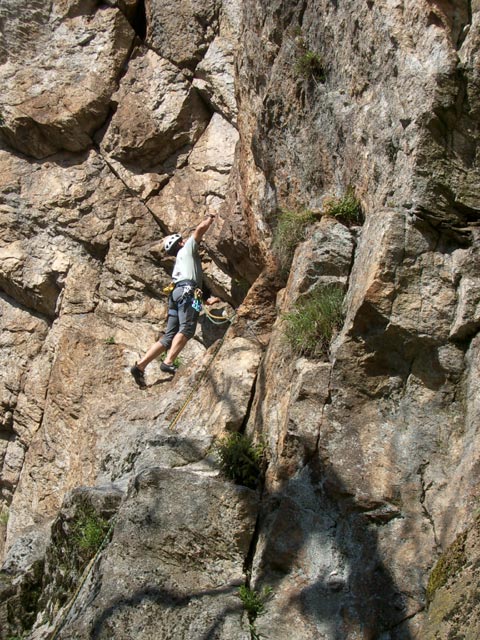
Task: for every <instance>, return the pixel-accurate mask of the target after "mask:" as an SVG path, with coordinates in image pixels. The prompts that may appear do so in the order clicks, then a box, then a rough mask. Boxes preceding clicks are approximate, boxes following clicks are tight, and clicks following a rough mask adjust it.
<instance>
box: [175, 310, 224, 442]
mask: <svg viewBox="0 0 480 640" xmlns="http://www.w3.org/2000/svg"><path fill="white" fill-rule="evenodd" d="M207 315H208V314H207ZM234 320H235V314H233V315H232V316H229V317H228V318H225V321H226V322H230V324H232V323H233V321H234ZM222 324H223V321H222ZM226 335H227V333H226V332H225V333H224V334H223V337H222V338H221V340H219V342H218V344H217V346H216V347H215V351H214V352H213V354H212V357H211V358H210V360H209V361H208V363H207V366H206V367H205V369H204V370H203V371H202V373H201V375H200V377H199V378H198V380H197V382H196V383H195V385H194V386H193V388H192V390H191V391H190V393H189V394H188V396H187V398H186V400H185V402H184V403H183V404H182V406H181V407H180V409H179V410H178V411H177V413H176V415H175V416H174V418H173V419H172V420H171V422H170V424H169V425H168V428H169V429H173V428H174V427H175V425H176V424H177V422H178V421H179V420H180V418H181V416H182V414H183V412H184V411H185V409H186V408H187V406H188V405H189V403H190V401H191V400H192V398H193V396H194V395H195V394H196V393H197V391H198V389H199V388H200V385H201V384H202V381H203V379H204V378H205V376H206V375H207V372H208V370H209V369H210V367H211V366H212V363H213V361H214V360H215V358H216V357H217V355H218V353H219V351H220V349H221V348H222V345H223V343H224V341H225V336H226Z"/></svg>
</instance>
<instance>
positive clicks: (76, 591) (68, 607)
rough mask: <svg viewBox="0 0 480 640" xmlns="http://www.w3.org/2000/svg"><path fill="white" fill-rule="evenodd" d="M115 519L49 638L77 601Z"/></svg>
mask: <svg viewBox="0 0 480 640" xmlns="http://www.w3.org/2000/svg"><path fill="white" fill-rule="evenodd" d="M115 520H116V516H113V517H112V520H111V522H110V526H109V527H108V531H107V533H106V534H105V536H104V538H103V540H102V542H101V543H100V546H99V547H98V549H97V552H96V553H95V555H94V556H93V558H92V559H91V560H90V562H89V563H88V565H87V566H86V567H85V569H84V570H83V573H82V577H81V579H80V582H79V584H78V587H77V588H76V590H75V592H74V594H73V596H72V597H71V599H70V602H69V603H68V605H67V608H66V610H65V611H64V613H63V614H62V617H61V618H60V620H59V621H58V622H57V624H56V625H55V628H54V629H53V631H52V635H51V636H50V638H49V640H56V638H57V637H58V634H59V633H60V631H61V630H62V628H63V626H64V625H65V623H66V621H67V618H68V615H69V613H70V611H71V610H72V608H73V605H74V604H75V602H76V601H77V599H78V596H79V595H80V591H81V590H82V587H83V585H84V584H85V582H86V581H87V578H88V577H89V575H90V573H91V572H92V569H93V565H94V564H95V562H96V560H97V558H98V556H99V555H100V553H101V552H102V551H103V549H104V548H105V546H106V544H107V540H108V539H109V538H110V536H111V534H112V532H113V528H114V526H115Z"/></svg>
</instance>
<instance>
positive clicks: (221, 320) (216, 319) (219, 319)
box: [203, 307, 235, 324]
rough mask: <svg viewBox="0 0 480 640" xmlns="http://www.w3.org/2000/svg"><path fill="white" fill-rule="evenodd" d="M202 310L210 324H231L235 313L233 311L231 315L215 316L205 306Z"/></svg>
mask: <svg viewBox="0 0 480 640" xmlns="http://www.w3.org/2000/svg"><path fill="white" fill-rule="evenodd" d="M203 311H204V313H205V315H206V316H207V318H208V319H209V320H210V322H211V323H212V324H226V323H227V322H230V324H231V323H232V322H233V319H234V318H235V313H233V315H231V316H225V315H221V316H216V315H215V314H214V313H212V312H211V311H209V310H208V309H207V307H204V308H203Z"/></svg>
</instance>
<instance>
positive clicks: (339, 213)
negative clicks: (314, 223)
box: [323, 187, 363, 226]
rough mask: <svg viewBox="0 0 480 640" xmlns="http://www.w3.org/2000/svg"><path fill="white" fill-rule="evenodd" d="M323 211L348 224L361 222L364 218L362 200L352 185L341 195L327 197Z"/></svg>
mask: <svg viewBox="0 0 480 640" xmlns="http://www.w3.org/2000/svg"><path fill="white" fill-rule="evenodd" d="M323 213H324V215H326V216H332V217H334V218H337V220H339V221H340V222H343V223H344V224H346V225H347V226H350V225H356V224H361V222H362V220H363V213H362V207H361V205H360V201H359V199H358V198H357V197H356V195H355V192H354V191H353V189H352V188H351V187H349V188H348V189H347V191H346V193H345V194H344V195H343V196H341V197H333V196H332V197H330V198H327V199H326V200H325V202H324V204H323Z"/></svg>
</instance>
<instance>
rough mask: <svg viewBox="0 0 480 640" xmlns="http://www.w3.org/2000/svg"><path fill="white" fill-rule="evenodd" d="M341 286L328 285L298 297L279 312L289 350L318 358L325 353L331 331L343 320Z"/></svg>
mask: <svg viewBox="0 0 480 640" xmlns="http://www.w3.org/2000/svg"><path fill="white" fill-rule="evenodd" d="M343 298H344V293H343V289H342V288H341V287H340V286H338V285H329V286H327V287H323V288H321V289H320V288H319V289H316V290H315V291H313V293H311V294H310V295H308V296H305V297H302V298H300V299H299V300H297V302H296V303H295V305H294V308H293V310H292V311H290V312H288V313H285V314H284V315H283V320H284V332H285V337H286V339H287V342H288V343H289V344H290V346H291V348H292V350H293V352H294V353H295V354H296V355H299V356H302V355H303V356H306V357H308V358H318V357H321V356H323V355H327V354H328V351H329V348H330V342H331V340H332V337H333V334H334V332H335V331H336V330H337V329H339V328H340V326H341V324H342V320H343Z"/></svg>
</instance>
